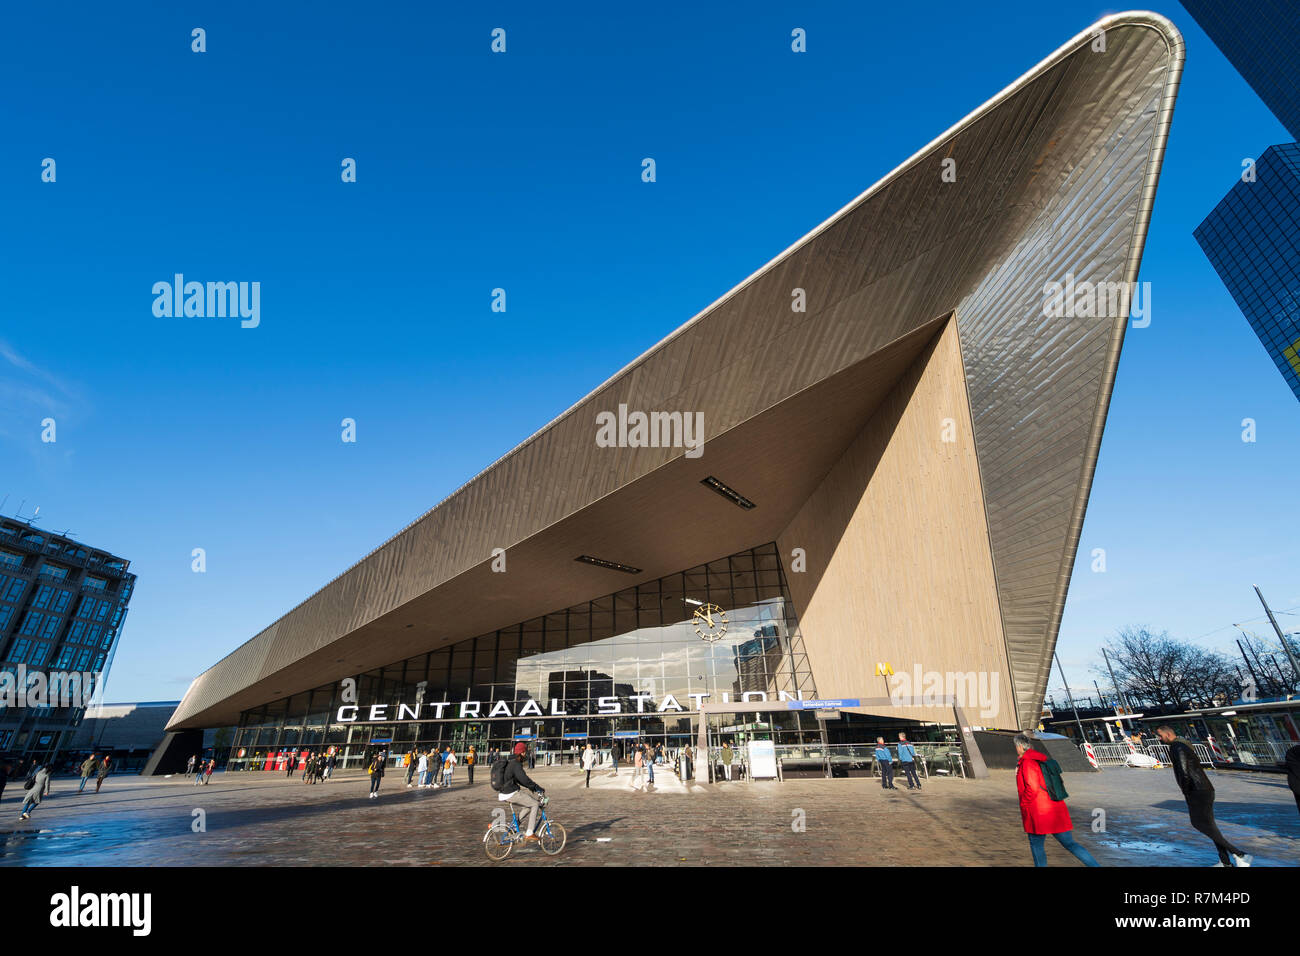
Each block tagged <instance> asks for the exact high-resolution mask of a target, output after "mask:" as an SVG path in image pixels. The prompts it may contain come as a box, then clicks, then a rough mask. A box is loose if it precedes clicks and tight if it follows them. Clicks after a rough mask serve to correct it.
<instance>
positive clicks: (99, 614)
mask: <svg viewBox="0 0 1300 956" xmlns="http://www.w3.org/2000/svg"><path fill="white" fill-rule="evenodd" d="M112 606H113V605H111V604H110V603H109V602H108V601H100V602H99V610H97V611H96V612H95V620H96V621H102V620H103V619H104V618H105V617H106V616H107V614H108V609H109V608H110V607H112Z"/></svg>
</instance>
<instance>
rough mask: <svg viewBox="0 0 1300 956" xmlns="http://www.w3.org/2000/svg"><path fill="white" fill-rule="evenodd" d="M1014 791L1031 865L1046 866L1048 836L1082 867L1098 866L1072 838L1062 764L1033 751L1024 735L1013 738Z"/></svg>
mask: <svg viewBox="0 0 1300 956" xmlns="http://www.w3.org/2000/svg"><path fill="white" fill-rule="evenodd" d="M1015 743H1016V753H1017V754H1019V757H1020V759H1019V761H1018V762H1017V763H1016V791H1017V792H1018V793H1019V795H1020V821H1021V823H1022V824H1023V825H1024V828H1025V833H1026V834H1027V835H1028V837H1029V852H1030V854H1031V855H1032V856H1033V858H1034V866H1047V848H1046V847H1045V846H1044V844H1045V843H1046V842H1047V834H1049V833H1050V834H1051V835H1052V836H1054V837H1056V842H1058V843H1060V844H1061V846H1063V847H1065V848H1066V849H1067V850H1069V851H1070V852H1071V853H1073V854H1074V856H1075V857H1076V858H1077V859H1078V860H1079V861H1080V862H1082V863H1083V865H1084V866H1100V865H1101V864H1099V863H1098V862H1097V861H1096V860H1095V859H1093V856H1092V854H1091V853H1089V852H1088V851H1087V850H1086V849H1085V848H1084V847H1083V846H1082V845H1081V844H1079V843H1077V842H1076V841H1075V839H1074V834H1073V833H1072V832H1071V831H1072V830H1073V829H1074V824H1073V823H1072V822H1071V821H1070V809H1069V807H1067V806H1066V805H1065V798H1066V797H1067V796H1068V794H1067V793H1066V792H1065V784H1064V783H1063V782H1062V780H1061V765H1060V764H1058V763H1057V762H1056V761H1055V760H1053V759H1052V758H1051V757H1049V756H1047V754H1045V753H1043V752H1042V751H1041V750H1035V749H1034V744H1033V741H1031V740H1030V739H1029V738H1028V737H1026V736H1025V735H1024V734H1017V735H1016V741H1015Z"/></svg>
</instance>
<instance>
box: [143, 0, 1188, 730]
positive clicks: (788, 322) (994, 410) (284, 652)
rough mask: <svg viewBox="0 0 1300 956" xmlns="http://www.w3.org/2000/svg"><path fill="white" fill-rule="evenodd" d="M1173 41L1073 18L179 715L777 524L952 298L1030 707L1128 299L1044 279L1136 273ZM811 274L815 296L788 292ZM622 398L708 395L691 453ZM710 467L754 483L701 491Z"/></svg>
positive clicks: (1051, 643)
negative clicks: (621, 422)
mask: <svg viewBox="0 0 1300 956" xmlns="http://www.w3.org/2000/svg"><path fill="white" fill-rule="evenodd" d="M1099 35H1103V36H1104V43H1099V41H1098V40H1097V37H1098V36H1099ZM1103 47H1104V49H1103ZM1183 57H1184V54H1183V43H1182V38H1181V36H1180V35H1179V34H1178V32H1177V30H1176V29H1174V27H1173V25H1172V24H1170V23H1169V21H1168V20H1166V19H1164V18H1163V17H1160V16H1158V15H1156V14H1152V13H1125V14H1118V15H1115V16H1111V17H1107V18H1105V19H1103V20H1101V21H1099V22H1098V23H1097V24H1095V25H1094V26H1092V27H1090V28H1089V29H1087V30H1085V31H1084V32H1082V33H1080V34H1079V35H1078V36H1076V37H1075V38H1073V39H1072V40H1070V41H1069V42H1068V43H1066V44H1065V45H1064V46H1062V47H1061V48H1060V49H1059V50H1057V51H1056V52H1055V53H1053V54H1052V55H1051V56H1049V57H1048V58H1047V59H1045V60H1044V61H1043V62H1042V63H1040V64H1039V65H1038V66H1036V67H1034V68H1033V69H1032V70H1030V71H1029V72H1028V73H1027V74H1026V75H1025V76H1023V77H1022V78H1021V79H1019V80H1017V81H1016V82H1015V83H1013V84H1012V85H1011V86H1009V87H1008V88H1007V89H1006V90H1004V91H1003V92H1002V93H1000V94H998V95H997V96H996V97H994V98H993V99H992V100H990V101H989V102H988V103H986V104H984V105H983V106H981V107H980V108H979V109H977V110H976V111H975V112H973V113H971V114H970V115H969V116H968V117H966V118H965V119H964V120H962V121H961V122H960V123H958V124H957V125H955V126H954V127H953V128H952V129H950V130H948V131H947V132H945V133H943V134H942V135H941V136H939V137H938V138H936V139H935V140H934V141H932V142H931V143H930V144H928V145H927V146H926V147H924V148H923V149H922V150H920V151H919V152H918V153H916V154H915V155H914V156H912V157H911V158H910V159H908V160H907V161H906V162H905V163H903V164H902V165H900V166H899V167H898V168H897V169H895V170H894V171H893V172H891V173H890V174H889V175H887V176H886V177H885V178H884V179H882V180H881V181H880V182H878V183H877V184H876V185H874V186H872V187H871V188H870V189H868V190H867V191H866V192H864V193H862V194H861V195H860V196H858V197H857V198H856V199H854V200H853V201H852V202H850V203H849V204H848V205H847V206H845V207H844V208H843V209H842V210H840V211H839V212H837V213H836V214H835V215H834V216H832V217H831V218H830V219H828V220H827V221H826V222H824V223H822V224H821V225H820V226H818V227H817V228H816V229H814V230H813V231H812V232H810V233H809V234H808V235H806V236H805V237H803V238H802V239H800V240H799V241H798V242H797V243H795V244H794V245H793V246H791V247H790V248H789V249H787V250H786V251H785V252H783V253H781V254H780V255H779V256H777V257H776V258H775V259H773V260H772V261H771V262H769V263H768V264H767V265H765V266H763V268H761V269H760V270H759V271H758V272H756V273H754V274H753V275H752V276H750V277H749V278H748V279H746V280H745V281H743V282H741V283H740V284H739V285H738V286H736V287H735V288H734V289H732V290H731V291H730V292H728V293H727V294H726V295H724V296H723V297H722V298H720V299H719V300H718V301H716V302H714V303H713V304H712V305H710V306H709V307H708V308H706V309H705V310H703V311H702V312H701V313H699V314H698V315H697V316H695V317H694V318H693V319H691V320H690V321H689V322H687V323H686V324H685V325H683V326H682V327H681V328H679V329H678V330H677V331H675V332H674V333H673V334H671V335H670V336H668V337H667V338H666V339H664V340H663V341H662V342H661V343H659V344H658V345H656V346H655V347H654V348H652V349H650V350H649V351H648V352H646V353H645V354H644V355H642V356H640V357H639V358H638V359H636V360H635V361H634V362H632V363H631V364H630V365H628V366H627V367H626V368H624V369H623V370H621V371H620V372H619V373H618V374H616V375H615V376H614V377H613V378H611V379H610V380H609V381H607V382H606V383H605V384H603V385H601V386H600V387H599V388H598V389H596V390H595V391H594V392H592V393H591V394H590V395H588V396H586V397H585V398H583V399H582V400H581V401H580V402H578V403H577V404H576V405H574V406H573V407H572V408H570V409H569V410H568V411H566V412H565V413H564V414H562V415H561V416H559V417H558V418H557V419H556V420H555V421H553V422H551V423H550V424H549V425H547V426H546V427H545V428H543V429H542V430H540V431H539V432H537V433H536V434H535V435H533V436H532V437H530V438H529V439H527V440H526V441H525V442H523V443H522V444H520V445H519V446H518V447H517V448H515V449H514V450H512V451H511V452H510V453H509V454H507V455H505V456H504V457H503V458H501V459H500V460H499V461H497V462H496V463H494V464H493V465H492V466H491V467H489V468H488V469H487V470H485V471H483V472H482V473H480V474H479V475H477V476H476V477H475V478H473V479H472V480H471V481H470V482H468V483H467V484H466V485H464V486H463V487H461V488H460V489H459V490H458V491H456V492H455V493H454V494H452V495H451V496H450V497H448V498H447V499H446V500H444V501H443V502H441V503H440V504H438V505H437V506H436V507H435V508H433V509H432V510H431V511H429V512H428V513H426V514H425V515H423V516H422V517H421V518H419V519H418V520H417V521H416V522H414V523H413V524H411V525H410V526H408V527H407V528H405V529H403V530H402V531H401V532H400V533H399V534H398V535H396V536H395V537H393V538H392V539H390V540H389V541H387V542H386V543H385V544H383V545H382V546H381V547H379V548H378V549H376V550H375V551H373V552H372V553H371V554H369V555H367V556H366V557H365V558H363V559H362V560H361V561H360V562H358V563H357V564H356V565H355V566H353V567H352V568H350V569H349V570H348V571H347V572H345V573H344V574H342V575H340V576H339V577H338V578H336V579H335V580H334V581H332V582H330V583H329V584H328V585H326V586H325V587H324V588H322V589H321V590H320V591H318V592H316V593H315V594H313V595H312V596H311V597H309V598H307V599H306V600H305V601H304V602H303V603H301V604H299V605H298V606H297V607H295V608H294V609H293V610H292V611H290V612H289V613H287V614H286V615H285V616H284V617H282V618H280V620H278V621H276V622H275V623H274V624H272V625H271V626H270V627H268V628H267V629H266V630H264V631H262V632H261V633H260V634H258V635H256V636H255V637H254V638H252V639H251V640H250V641H248V642H247V643H245V644H243V645H242V646H240V647H239V648H237V649H236V650H235V651H234V652H233V653H231V654H230V655H229V656H227V657H226V658H224V659H223V660H221V661H219V662H218V663H217V664H215V665H214V666H212V667H211V668H209V669H208V670H207V671H205V672H204V673H203V674H202V675H200V676H199V677H198V678H197V679H196V680H195V681H194V683H193V684H192V685H191V686H190V688H189V691H188V692H187V693H186V695H185V698H184V700H183V701H182V702H181V705H180V707H178V708H177V711H176V714H175V715H174V717H173V719H172V722H171V725H170V728H169V729H173V730H174V729H181V728H186V727H201V726H213V725H217V724H224V723H232V722H234V720H235V719H236V718H237V716H238V714H239V712H240V711H241V710H243V709H246V708H248V707H252V706H255V705H258V704H261V703H264V702H266V701H269V700H273V699H276V698H279V697H282V696H286V695H288V694H292V693H297V692H299V691H303V690H306V689H309V688H312V687H315V686H319V685H321V684H324V683H328V682H331V681H334V680H338V679H340V678H342V677H346V676H349V675H355V674H357V673H358V672H360V671H363V670H368V669H372V668H375V667H379V666H383V665H386V664H390V663H392V662H394V661H397V660H400V659H402V658H404V657H407V656H412V655H414V654H417V653H422V652H424V651H427V650H431V649H434V648H436V647H440V646H444V645H446V644H450V643H453V642H455V641H458V640H463V639H465V638H469V637H474V636H476V635H478V634H482V633H485V632H488V631H491V630H493V629H495V628H499V627H505V626H508V625H510V624H514V623H517V622H518V621H521V620H526V619H528V618H531V617H534V616H538V615H541V614H545V613H549V612H551V611H554V610H555V609H557V608H563V607H566V606H568V605H571V604H574V603H577V602H579V601H583V600H587V599H590V598H594V597H598V596H601V595H604V594H608V593H610V592H612V591H615V590H617V589H619V588H622V587H626V586H629V585H632V584H636V583H637V582H638V581H642V580H652V579H654V578H657V577H659V576H661V575H664V574H668V573H672V572H675V571H678V570H681V569H682V568H685V567H690V566H692V565H694V564H697V563H701V562H704V561H708V560H712V559H714V558H717V557H718V556H719V555H723V554H727V553H732V552H735V551H739V550H741V549H743V548H746V547H750V546H753V545H756V544H760V543H763V542H765V541H772V540H775V539H776V538H777V536H778V534H779V532H780V531H781V529H782V528H783V527H784V526H785V524H786V523H788V522H789V520H790V518H791V517H792V515H793V513H794V511H795V509H797V507H798V506H799V504H800V503H802V501H804V500H805V499H806V498H807V496H808V494H810V493H811V491H812V489H813V488H814V487H815V486H816V484H817V482H818V481H819V480H820V478H821V477H822V476H823V475H824V474H825V473H826V472H827V471H828V470H829V468H830V467H831V465H832V464H833V463H834V462H835V461H836V460H837V459H838V457H839V455H840V454H841V453H842V452H843V450H844V448H845V447H847V445H848V444H849V442H850V441H851V440H852V439H853V437H854V435H856V434H857V432H858V431H859V430H860V428H861V427H862V424H863V423H864V422H865V421H866V419H867V418H868V417H869V416H870V414H871V412H872V410H874V408H875V407H876V405H877V404H878V403H879V401H880V400H881V398H882V397H883V395H884V394H885V393H886V392H887V391H888V390H889V388H890V386H892V384H893V383H894V382H895V381H897V379H898V377H899V375H900V374H901V373H902V370H903V369H905V368H906V367H907V366H908V364H909V363H910V361H911V360H912V359H913V358H915V356H916V355H917V354H919V352H920V350H921V349H922V348H923V347H924V345H925V344H926V343H927V342H928V341H929V340H930V339H931V338H932V337H933V335H934V333H935V329H936V328H937V327H938V325H939V324H941V322H942V320H943V319H944V317H946V316H949V315H954V314H955V318H956V322H957V327H958V333H959V339H960V344H961V351H962V361H963V364H964V366H965V369H966V377H967V388H968V393H969V401H970V408H971V415H972V420H973V424H974V429H975V443H976V451H977V455H978V459H979V467H980V479H981V482H982V485H983V493H984V499H985V507H986V518H987V522H988V528H989V537H990V544H991V548H992V553H993V560H994V574H995V578H996V582H997V589H998V597H999V601H1000V606H1001V614H1002V623H1003V630H1004V634H1005V637H1006V642H1007V655H1008V660H1009V662H1010V666H1011V670H1012V680H1013V684H1014V693H1015V699H1016V705H1017V711H1018V714H1019V719H1020V722H1021V724H1022V726H1033V725H1034V724H1036V723H1037V718H1038V713H1039V708H1040V706H1041V702H1042V697H1043V693H1044V690H1045V688H1046V684H1047V677H1048V670H1049V668H1050V663H1051V656H1052V652H1053V649H1054V647H1055V643H1056V636H1057V630H1058V628H1059V626H1060V620H1061V614H1062V611H1063V609H1064V604H1065V596H1066V590H1067V588H1068V585H1069V578H1070V572H1071V568H1072V566H1073V562H1074V557H1075V552H1076V549H1077V546H1078V541H1079V534H1080V530H1081V527H1082V523H1083V516H1084V510H1085V507H1086V504H1087V499H1088V492H1089V489H1090V487H1091V484H1092V476H1093V471H1094V468H1095V466H1096V460H1097V452H1098V448H1099V446H1100V442H1101V434H1102V426H1103V424H1104V421H1105V416H1106V410H1107V407H1108V405H1109V401H1110V395H1111V391H1112V387H1113V384H1114V376H1115V371H1116V367H1117V365H1118V361H1119V352H1120V346H1121V344H1122V342H1123V337H1124V330H1125V327H1126V325H1127V312H1126V311H1125V314H1123V315H1120V314H1114V315H1105V316H1099V317H1097V316H1090V315H1089V316H1083V315H1073V316H1067V317H1050V316H1047V315H1045V314H1044V298H1045V295H1044V286H1045V284H1046V283H1049V282H1062V283H1064V282H1066V281H1067V274H1069V275H1070V276H1073V277H1074V278H1075V279H1076V280H1077V281H1079V282H1083V281H1088V282H1093V283H1096V282H1125V283H1132V282H1135V281H1136V280H1137V275H1138V265H1139V263H1140V260H1141V254H1142V247H1143V242H1144V240H1145V237H1146V230H1147V223H1148V220H1149V217H1150V214H1151V207H1152V203H1153V201H1154V196H1155V188H1156V181H1157V178H1158V176H1159V171H1160V164H1161V159H1162V157H1163V153H1164V146H1165V140H1166V136H1167V134H1168V129H1169V123H1170V120H1171V118H1172V112H1173V104H1174V98H1175V95H1176V93H1177V89H1178V82H1179V77H1180V74H1181V71H1182V64H1183ZM945 159H953V160H955V162H956V167H955V170H956V181H955V182H945V181H944V180H943V177H942V175H941V174H942V172H943V166H942V165H941V164H942V162H943V160H945ZM795 288H802V289H804V290H805V292H806V296H807V312H804V313H795V312H792V310H791V307H790V303H791V290H792V289H795ZM1080 311H1083V310H1080ZM620 403H625V404H627V405H628V406H629V408H632V409H640V410H645V411H650V410H668V411H671V410H681V411H685V410H691V411H701V412H703V415H704V424H705V432H706V437H707V442H706V446H705V451H704V455H703V457H701V458H696V459H688V458H685V457H684V456H683V453H682V449H680V448H636V449H631V448H619V449H611V448H601V447H597V445H596V443H595V441H594V434H595V423H596V415H597V413H598V412H601V411H612V410H615V409H617V408H618V406H619V404H620ZM796 463H797V464H798V467H795V465H796ZM710 474H715V475H717V476H718V477H719V478H721V479H722V480H723V481H725V482H727V483H728V484H731V485H733V486H734V487H736V488H737V489H739V490H740V491H741V492H742V493H743V494H745V495H746V496H748V497H750V498H752V499H753V500H755V501H756V502H758V503H759V507H757V508H755V509H753V510H751V511H746V510H742V509H739V508H734V507H732V506H730V505H728V504H727V503H726V502H725V501H722V500H721V499H720V498H718V497H717V496H716V495H714V494H713V493H712V492H710V491H708V490H707V489H703V488H702V487H701V486H700V484H699V481H700V479H701V478H703V477H705V476H707V475H710ZM494 548H505V549H507V558H508V568H509V570H508V571H507V573H506V574H494V573H492V572H491V570H490V568H489V563H490V560H491V555H492V550H493V549H494ZM578 554H594V555H598V556H600V557H604V558H610V559H612V560H616V561H619V562H621V563H625V564H628V565H632V566H634V567H637V568H640V569H642V570H643V573H642V574H640V575H637V576H635V577H634V576H631V575H622V574H619V573H617V572H613V571H609V570H606V569H602V568H597V567H592V566H589V565H582V564H578V563H576V562H575V561H574V560H573V559H574V557H575V556H576V555H578Z"/></svg>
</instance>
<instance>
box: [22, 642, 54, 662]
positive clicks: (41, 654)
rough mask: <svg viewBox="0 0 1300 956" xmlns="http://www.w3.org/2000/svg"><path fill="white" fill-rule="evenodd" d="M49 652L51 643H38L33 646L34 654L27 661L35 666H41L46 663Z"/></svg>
mask: <svg viewBox="0 0 1300 956" xmlns="http://www.w3.org/2000/svg"><path fill="white" fill-rule="evenodd" d="M49 653H50V645H49V644H37V645H36V646H35V647H33V648H32V656H31V657H29V658H28V659H27V663H28V664H31V665H32V666H33V667H40V666H41V665H42V664H44V663H45V658H46V656H47V655H48V654H49Z"/></svg>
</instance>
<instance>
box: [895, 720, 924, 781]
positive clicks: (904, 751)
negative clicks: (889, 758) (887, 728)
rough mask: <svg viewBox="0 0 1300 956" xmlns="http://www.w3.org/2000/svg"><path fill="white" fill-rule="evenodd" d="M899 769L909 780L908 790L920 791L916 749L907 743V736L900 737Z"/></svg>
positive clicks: (900, 734)
mask: <svg viewBox="0 0 1300 956" xmlns="http://www.w3.org/2000/svg"><path fill="white" fill-rule="evenodd" d="M898 769H899V770H901V771H903V774H904V775H905V776H906V778H907V789H908V790H920V789H921V778H920V777H918V776H917V775H916V748H915V747H913V746H912V745H911V744H910V743H908V742H907V734H905V733H901V732H900V733H899V735H898Z"/></svg>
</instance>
